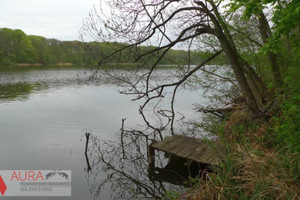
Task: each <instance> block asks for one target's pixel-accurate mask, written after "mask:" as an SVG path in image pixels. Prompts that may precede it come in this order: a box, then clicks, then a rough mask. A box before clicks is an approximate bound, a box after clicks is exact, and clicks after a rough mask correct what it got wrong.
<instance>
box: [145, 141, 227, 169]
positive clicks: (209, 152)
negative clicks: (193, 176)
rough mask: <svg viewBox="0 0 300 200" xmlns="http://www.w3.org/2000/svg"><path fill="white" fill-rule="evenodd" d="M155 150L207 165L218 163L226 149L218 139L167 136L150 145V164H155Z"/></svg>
mask: <svg viewBox="0 0 300 200" xmlns="http://www.w3.org/2000/svg"><path fill="white" fill-rule="evenodd" d="M155 150H159V151H163V152H165V153H167V154H170V155H173V156H178V157H181V158H185V159H187V160H192V161H195V162H198V163H200V164H205V165H218V164H219V162H220V159H221V158H222V156H223V152H224V150H222V146H221V144H220V142H218V141H203V140H201V139H197V138H191V137H187V136H184V135H173V136H170V137H166V138H165V139H164V140H163V141H161V142H156V143H152V144H151V145H150V147H149V164H152V165H155Z"/></svg>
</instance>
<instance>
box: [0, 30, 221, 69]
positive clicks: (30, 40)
mask: <svg viewBox="0 0 300 200" xmlns="http://www.w3.org/2000/svg"><path fill="white" fill-rule="evenodd" d="M125 46H127V44H125V43H124V44H122V43H117V42H81V41H59V40H56V39H47V38H44V37H41V36H34V35H26V34H25V33H24V32H23V31H22V30H19V29H16V30H13V29H8V28H1V29H0V65H17V66H21V67H26V66H45V65H47V66H49V65H52V66H54V65H57V66H72V65H75V66H80V65H89V66H91V65H94V64H96V63H97V61H98V60H99V58H100V57H107V56H108V55H110V54H111V53H112V52H114V50H115V49H117V48H122V47H125ZM139 48H140V50H141V51H149V50H150V49H153V48H155V47H151V46H150V47H146V46H142V47H139ZM133 53H134V49H127V50H126V51H124V52H123V54H122V55H121V56H119V55H118V56H112V57H111V58H110V59H109V62H110V63H107V65H108V66H109V67H113V66H115V65H116V64H118V65H119V66H121V67H122V66H123V67H124V66H125V65H126V64H127V65H129V62H131V61H132V60H133V56H131V55H132V54H133ZM207 54H209V52H199V51H193V52H192V53H191V54H188V53H187V52H186V51H184V50H170V52H168V54H167V55H166V56H165V57H164V59H162V60H161V61H160V64H162V65H174V64H176V65H177V64H186V63H185V62H186V60H187V58H188V57H190V60H191V61H190V62H191V64H197V63H199V62H200V61H201V60H202V59H203V58H204V57H206V55H207ZM144 62H146V63H153V62H155V57H153V56H151V57H147V58H145V60H144ZM219 62H222V61H219Z"/></svg>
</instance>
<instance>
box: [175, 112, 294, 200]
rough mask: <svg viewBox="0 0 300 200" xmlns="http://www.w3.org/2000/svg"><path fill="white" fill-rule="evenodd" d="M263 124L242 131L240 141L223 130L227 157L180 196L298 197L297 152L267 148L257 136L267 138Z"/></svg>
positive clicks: (282, 199)
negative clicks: (205, 177) (206, 177)
mask: <svg viewBox="0 0 300 200" xmlns="http://www.w3.org/2000/svg"><path fill="white" fill-rule="evenodd" d="M239 116H240V114H239ZM243 116H245V115H243ZM238 118H239V117H237V118H236V119H238ZM244 119H245V118H244ZM231 120H233V119H231ZM233 121H235V120H233ZM240 122H241V121H240ZM266 126H267V125H266V124H261V126H260V128H258V129H257V130H256V131H255V132H247V133H245V134H244V137H245V138H246V140H244V141H243V142H240V141H239V142H238V141H236V140H232V139H233V137H231V136H229V135H228V133H227V135H226V137H225V140H227V141H225V143H226V144H227V147H228V152H230V154H229V155H228V157H226V158H225V159H224V161H223V164H222V165H221V166H220V167H219V168H218V169H217V171H216V173H212V174H210V175H209V180H208V181H203V180H200V181H199V184H198V185H197V186H195V187H194V188H193V189H191V190H190V191H188V193H187V194H185V195H183V196H181V198H180V199H186V200H202V199H203V200H205V199H208V200H210V199H216V200H219V199H220V200H223V199H224V200H228V199H245V200H246V199H270V200H271V199H272V200H273V199H275V200H289V199H291V200H300V179H299V175H300V169H299V166H300V163H299V160H300V159H299V155H297V154H292V153H284V154H281V153H280V152H279V151H278V150H277V151H276V150H274V149H273V148H267V147H266V145H265V144H264V143H263V141H264V140H263V139H261V138H265V137H267V134H268V133H267V131H266ZM269 136H270V137H271V135H269ZM245 141H246V142H245Z"/></svg>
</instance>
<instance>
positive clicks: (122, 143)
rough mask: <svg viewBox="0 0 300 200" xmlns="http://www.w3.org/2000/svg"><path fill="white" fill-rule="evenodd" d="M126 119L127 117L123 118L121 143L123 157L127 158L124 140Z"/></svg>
mask: <svg viewBox="0 0 300 200" xmlns="http://www.w3.org/2000/svg"><path fill="white" fill-rule="evenodd" d="M125 120H126V118H123V119H122V128H121V145H122V154H123V159H126V155H125V150H124V141H123V137H124V122H125Z"/></svg>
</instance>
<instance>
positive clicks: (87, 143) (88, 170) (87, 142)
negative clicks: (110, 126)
mask: <svg viewBox="0 0 300 200" xmlns="http://www.w3.org/2000/svg"><path fill="white" fill-rule="evenodd" d="M90 136H91V134H90V133H85V137H86V143H85V152H84V155H85V159H86V164H87V172H90V171H92V168H91V165H90V161H89V157H88V154H87V152H88V146H89V139H90Z"/></svg>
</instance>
